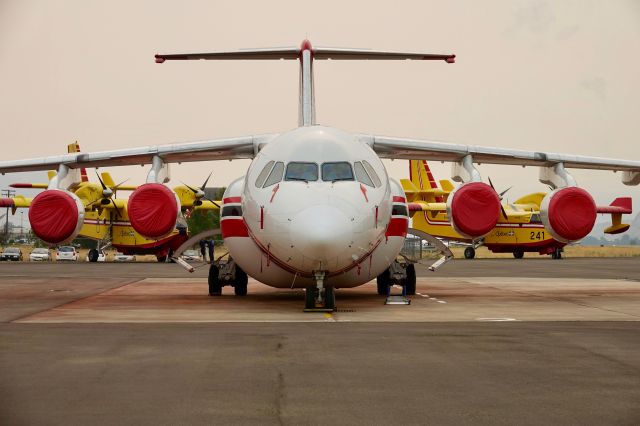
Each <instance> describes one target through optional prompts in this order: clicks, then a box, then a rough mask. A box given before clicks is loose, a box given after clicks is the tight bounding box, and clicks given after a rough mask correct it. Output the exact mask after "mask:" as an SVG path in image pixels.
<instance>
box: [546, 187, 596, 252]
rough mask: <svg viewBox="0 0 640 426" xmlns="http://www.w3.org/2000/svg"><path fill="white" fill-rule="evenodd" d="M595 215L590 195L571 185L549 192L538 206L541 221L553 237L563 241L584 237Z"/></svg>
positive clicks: (591, 225)
mask: <svg viewBox="0 0 640 426" xmlns="http://www.w3.org/2000/svg"><path fill="white" fill-rule="evenodd" d="M596 216H597V207H596V203H595V202H594V201H593V198H592V197H591V195H589V193H588V192H587V191H585V190H584V189H582V188H578V187H573V186H572V187H567V188H561V189H556V190H555V191H552V192H550V193H549V194H547V195H546V196H545V197H544V199H543V200H542V203H541V206H540V217H541V219H542V223H544V226H545V227H546V228H547V230H548V231H549V233H550V234H551V235H552V236H553V238H555V239H556V240H558V241H560V242H564V243H568V242H571V241H577V240H581V239H582V238H584V237H586V236H587V235H588V234H589V232H591V230H592V229H593V225H594V224H595V222H596Z"/></svg>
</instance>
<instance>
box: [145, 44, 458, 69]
mask: <svg viewBox="0 0 640 426" xmlns="http://www.w3.org/2000/svg"><path fill="white" fill-rule="evenodd" d="M304 50H309V51H310V52H311V56H312V57H313V59H317V60H324V59H332V60H420V61H425V60H426V61H445V62H447V63H454V62H455V58H456V55H453V54H437V53H424V52H395V51H391V50H371V49H350V48H340V47H313V46H311V43H310V42H309V41H308V40H304V41H303V42H302V44H301V45H300V47H280V48H265V49H240V50H233V51H221V52H205V53H178V54H158V55H156V56H155V58H156V62H157V63H159V64H161V63H163V62H164V61H167V60H172V61H187V60H199V59H204V60H268V59H271V60H280V59H300V57H301V52H302V51H304Z"/></svg>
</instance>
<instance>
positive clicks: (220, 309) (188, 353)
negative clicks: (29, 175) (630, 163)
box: [0, 259, 640, 425]
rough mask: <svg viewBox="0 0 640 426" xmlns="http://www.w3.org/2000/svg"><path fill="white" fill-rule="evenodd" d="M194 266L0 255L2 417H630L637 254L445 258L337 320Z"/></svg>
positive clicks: (540, 420) (639, 270) (637, 383)
mask: <svg viewBox="0 0 640 426" xmlns="http://www.w3.org/2000/svg"><path fill="white" fill-rule="evenodd" d="M205 271H206V267H204V268H199V269H198V270H197V271H196V273H195V274H194V275H189V276H188V277H189V278H184V277H185V272H183V271H182V270H181V269H180V268H179V267H177V266H175V265H157V264H120V265H114V264H104V265H100V264H98V265H95V264H85V263H78V264H64V265H60V264H28V263H25V264H0V424H2V425H5V424H6V425H14V424H16V425H21V424H124V425H129V424H131V425H134V424H135V425H146V424H153V425H157V424H160V425H164V424H166V425H174V424H274V425H275V424H327V423H337V424H367V425H368V424H456V425H460V424H491V425H494V424H536V425H537V424H628V425H635V424H640V356H639V355H638V354H640V322H639V320H640V282H639V281H640V261H639V260H638V259H566V260H562V261H551V260H546V259H545V260H543V259H541V260H538V259H535V260H533V259H532V260H523V261H515V260H513V261H512V260H511V259H504V260H481V259H476V260H473V261H456V262H454V263H451V264H448V265H446V266H445V267H443V268H442V269H441V270H440V271H438V272H437V273H435V274H433V273H429V272H428V271H422V272H421V271H420V268H419V275H420V276H421V278H420V279H419V284H418V291H419V292H420V293H421V295H417V296H416V297H414V298H413V300H412V304H411V305H410V306H384V305H383V304H382V303H381V301H380V298H379V297H377V296H375V294H372V293H374V292H375V290H374V288H375V287H374V286H373V284H367V285H366V286H363V287H360V288H357V289H353V290H349V291H345V292H344V293H343V294H342V295H339V297H338V304H339V307H340V305H341V304H342V306H343V307H344V308H345V309H344V311H345V312H340V311H339V312H337V313H336V314H335V316H324V315H323V314H302V313H301V312H300V311H301V299H300V298H299V296H300V295H298V294H297V293H296V292H284V291H276V290H273V289H268V288H262V287H260V286H259V285H258V284H253V287H252V285H251V284H250V295H249V296H247V297H246V298H236V297H234V296H231V295H230V293H229V292H227V290H228V289H225V295H224V296H223V297H221V298H208V297H206V295H202V293H201V290H202V286H203V283H205V280H204V277H205V276H206V272H205ZM174 274H175V275H174ZM154 277H155V278H154ZM493 277H496V278H493ZM500 277H501V278H500ZM527 277H529V278H527ZM252 288H253V289H254V290H251V289H252ZM252 291H253V294H251V292H252ZM426 292H429V294H428V295H427V293H426ZM351 308H352V309H351ZM493 312H495V315H496V317H495V318H493V317H486V318H479V317H478V315H485V314H486V315H489V313H493ZM309 315H311V316H309ZM507 316H509V317H510V318H507ZM188 317H190V319H191V321H195V322H183V320H185V318H188ZM243 317H244V318H245V319H246V318H251V322H248V323H243V322H242V319H243ZM224 318H233V319H232V322H224ZM425 318H427V319H426V320H425ZM534 318H535V319H537V318H542V319H543V320H540V321H533V320H530V319H534ZM150 319H151V320H152V321H150ZM283 319H284V320H283ZM341 319H342V320H344V321H341ZM511 319H513V321H510V320H511ZM594 319H598V321H594ZM620 319H622V320H620ZM140 320H142V321H143V322H138V321H140ZM316 320H317V322H314V321H316ZM123 321H124V322H123ZM146 321H149V322H146ZM185 321H186V320H185ZM502 321H505V322H502Z"/></svg>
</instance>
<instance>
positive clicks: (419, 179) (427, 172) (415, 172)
mask: <svg viewBox="0 0 640 426" xmlns="http://www.w3.org/2000/svg"><path fill="white" fill-rule="evenodd" d="M409 180H410V181H411V183H413V184H414V185H415V186H416V187H417V188H418V189H420V190H429V189H432V190H433V189H435V190H437V189H438V184H437V183H436V180H435V179H434V178H433V173H431V169H430V168H429V165H428V164H427V161H426V160H409ZM440 184H441V186H442V189H443V190H444V191H446V192H449V191H451V190H453V185H452V184H451V182H449V181H448V180H444V181H440ZM423 194H424V195H426V196H423V197H424V198H423V199H424V201H428V202H435V203H443V202H444V201H445V199H446V197H444V196H442V195H432V196H429V195H431V194H430V193H426V194H425V193H424V192H423ZM429 198H430V199H429Z"/></svg>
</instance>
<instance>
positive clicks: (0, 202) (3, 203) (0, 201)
mask: <svg viewBox="0 0 640 426" xmlns="http://www.w3.org/2000/svg"><path fill="white" fill-rule="evenodd" d="M13 206H15V203H14V202H13V200H12V199H11V198H0V207H13Z"/></svg>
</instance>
